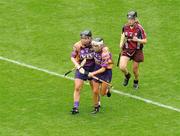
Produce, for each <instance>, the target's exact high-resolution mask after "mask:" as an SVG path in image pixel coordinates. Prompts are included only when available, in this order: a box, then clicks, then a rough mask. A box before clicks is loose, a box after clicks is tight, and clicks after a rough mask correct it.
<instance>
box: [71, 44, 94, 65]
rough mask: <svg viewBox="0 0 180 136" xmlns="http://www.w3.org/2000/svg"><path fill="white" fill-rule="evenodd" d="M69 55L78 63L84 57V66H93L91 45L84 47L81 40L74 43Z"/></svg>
mask: <svg viewBox="0 0 180 136" xmlns="http://www.w3.org/2000/svg"><path fill="white" fill-rule="evenodd" d="M71 57H73V58H76V59H77V61H78V62H79V63H81V61H82V60H84V59H86V64H85V65H84V66H94V52H93V50H92V46H91V45H89V46H86V47H84V46H83V45H82V43H81V41H79V42H77V43H76V44H75V45H74V47H73V51H72V53H71Z"/></svg>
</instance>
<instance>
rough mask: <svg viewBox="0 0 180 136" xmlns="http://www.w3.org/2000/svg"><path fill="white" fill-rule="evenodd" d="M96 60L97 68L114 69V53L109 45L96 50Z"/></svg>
mask: <svg viewBox="0 0 180 136" xmlns="http://www.w3.org/2000/svg"><path fill="white" fill-rule="evenodd" d="M94 60H95V64H96V70H97V68H101V67H105V68H106V69H112V64H113V62H112V55H111V53H110V52H109V50H108V48H107V47H103V48H102V51H100V52H94Z"/></svg>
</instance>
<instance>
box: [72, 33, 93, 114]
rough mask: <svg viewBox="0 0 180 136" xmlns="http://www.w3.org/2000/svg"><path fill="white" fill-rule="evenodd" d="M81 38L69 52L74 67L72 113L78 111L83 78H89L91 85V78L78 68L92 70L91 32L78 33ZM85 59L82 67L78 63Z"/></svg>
mask: <svg viewBox="0 0 180 136" xmlns="http://www.w3.org/2000/svg"><path fill="white" fill-rule="evenodd" d="M80 36H81V40H80V41H79V42H77V43H75V44H74V46H73V51H72V53H71V61H72V62H73V63H74V65H75V67H76V69H77V70H76V73H75V86H74V106H73V109H72V114H77V113H79V110H78V107H79V100H80V90H81V88H82V86H83V84H84V81H85V80H90V85H91V87H92V81H91V78H89V77H88V76H87V75H84V74H81V73H80V72H79V70H80V69H81V70H86V71H88V72H92V71H93V69H94V52H93V50H92V46H91V41H92V33H91V31H90V30H85V31H83V32H81V34H80ZM84 60H86V63H85V64H84V66H83V67H82V66H81V65H80V64H81V62H82V61H84Z"/></svg>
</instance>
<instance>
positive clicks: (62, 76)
mask: <svg viewBox="0 0 180 136" xmlns="http://www.w3.org/2000/svg"><path fill="white" fill-rule="evenodd" d="M0 60H4V61H7V62H11V63H14V64H17V65H20V66H23V67H27V68H30V69H35V70H38V71H42V72H45V73H47V74H50V75H54V76H58V77H61V78H66V79H69V80H74V78H72V77H65V76H64V75H62V74H58V73H56V72H53V71H49V70H47V69H43V68H38V67H35V66H32V65H29V64H25V63H22V62H19V61H15V60H12V59H8V58H5V57H2V56H0ZM112 91H113V92H114V93H117V94H120V95H124V96H127V97H130V98H134V99H137V100H140V101H143V102H146V103H150V104H153V105H156V106H159V107H163V108H166V109H170V110H174V111H177V112H180V109H179V108H175V107H172V106H169V105H165V104H161V103H159V102H155V101H152V100H149V99H145V98H142V97H139V96H136V95H132V94H129V93H124V92H122V91H119V90H115V89H113V90H112Z"/></svg>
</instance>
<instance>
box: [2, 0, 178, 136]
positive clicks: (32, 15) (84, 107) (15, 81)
mask: <svg viewBox="0 0 180 136" xmlns="http://www.w3.org/2000/svg"><path fill="white" fill-rule="evenodd" d="M179 5H180V2H179V1H178V0H174V1H170V0H165V1H161V0H156V1H150V0H148V1H142V0H135V1H125V0H121V1H117V0H105V1H100V0H91V1H90V0H76V1H73V0H26V1H25V0H24V1H23V0H0V16H1V18H0V56H4V57H7V58H10V59H13V60H17V61H20V62H25V63H28V64H31V65H34V66H38V67H41V68H45V69H48V70H51V71H55V72H57V73H60V74H63V73H65V72H66V71H67V70H68V69H71V68H72V66H73V65H72V63H71V61H70V52H71V50H72V45H73V44H74V43H75V42H76V41H78V40H79V33H80V31H82V30H84V29H86V28H89V29H91V30H92V31H93V35H95V36H102V37H103V38H104V39H105V42H106V43H107V44H108V46H109V48H110V50H111V51H112V53H113V59H114V61H115V63H116V60H117V57H118V52H119V49H118V44H119V39H120V37H119V36H120V32H121V27H122V26H123V24H124V23H126V14H127V11H129V10H131V9H135V10H137V12H138V14H139V15H138V16H139V19H140V22H141V23H142V25H143V27H144V28H145V31H146V33H147V36H148V44H147V45H145V49H144V53H145V62H144V63H142V64H141V65H140V89H139V91H138V92H134V90H133V89H132V79H131V82H130V85H129V86H128V87H123V86H121V81H122V80H123V76H122V73H121V72H120V71H119V69H118V68H117V67H114V69H113V85H114V87H115V89H118V90H121V91H124V92H127V93H130V94H133V95H137V96H140V97H143V98H147V99H151V100H153V101H157V102H160V103H163V104H166V105H171V106H173V107H177V108H180V92H179V88H180V70H179V68H180V63H179V50H180V46H179V44H180V42H179V41H180V38H179V36H178V34H179V33H178V32H179V30H180V28H179V27H178V26H179V13H180V8H179ZM130 66H131V64H130V65H129V68H130ZM0 67H1V71H0V77H1V78H0V79H1V82H0V135H1V136H21V135H22V136H46V135H47V136H59V135H63V136H64V135H67V136H69V135H74V136H78V135H83V136H85V135H87V136H91V135H97V136H101V135H104V136H106V135H121V136H128V135H129V136H132V135H133V136H136V135H137V136H141V135H142V136H147V135H153V136H166V135H167V136H178V135H180V127H179V126H180V113H179V112H176V111H171V110H168V109H164V108H161V107H158V106H154V105H151V104H147V103H144V102H141V101H138V100H134V99H132V98H128V97H125V96H121V95H118V94H115V93H113V94H112V97H111V98H110V99H108V98H102V104H103V107H102V110H101V112H100V113H99V114H97V115H95V116H94V115H91V114H90V111H91V109H92V100H91V99H92V98H91V97H92V94H91V91H90V87H89V86H86V85H85V86H84V88H83V90H82V93H81V102H80V114H79V115H78V116H72V115H71V114H70V113H69V111H70V109H71V108H72V104H73V85H74V83H73V81H70V80H67V79H63V78H59V77H55V76H52V75H49V74H46V73H43V72H39V71H36V70H31V69H27V68H25V67H21V66H17V65H15V64H12V63H9V62H4V61H0ZM70 76H73V74H71V75H70Z"/></svg>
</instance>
